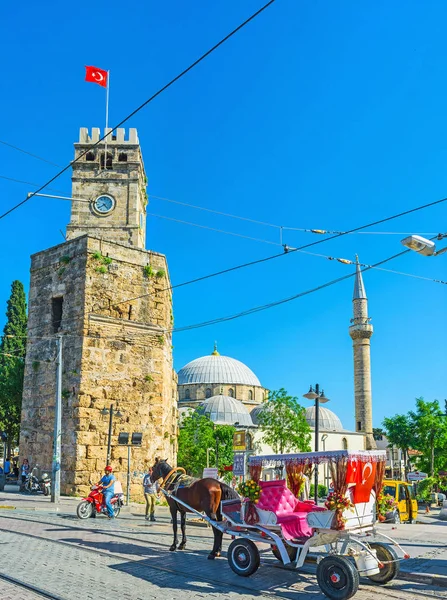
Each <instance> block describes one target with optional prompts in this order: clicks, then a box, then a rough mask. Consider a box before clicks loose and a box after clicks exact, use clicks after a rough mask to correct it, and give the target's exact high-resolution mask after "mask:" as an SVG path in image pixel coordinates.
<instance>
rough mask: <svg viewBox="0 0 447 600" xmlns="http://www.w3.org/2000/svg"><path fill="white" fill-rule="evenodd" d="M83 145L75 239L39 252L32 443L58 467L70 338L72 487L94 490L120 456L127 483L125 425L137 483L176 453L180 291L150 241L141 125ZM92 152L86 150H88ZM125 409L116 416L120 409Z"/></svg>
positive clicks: (64, 468)
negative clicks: (58, 422) (56, 444)
mask: <svg viewBox="0 0 447 600" xmlns="http://www.w3.org/2000/svg"><path fill="white" fill-rule="evenodd" d="M99 137H100V131H99V129H93V130H92V131H91V133H90V132H89V131H88V130H87V129H81V131H80V138H79V142H78V143H76V144H75V157H76V158H79V160H78V161H77V162H75V163H73V178H72V179H73V188H72V197H73V204H72V211H71V219H70V223H69V225H68V227H67V241H66V242H65V243H63V244H60V245H58V246H55V247H53V248H49V249H47V250H44V251H42V252H38V253H37V254H35V255H33V256H32V258H31V283H30V294H29V317H28V332H29V337H28V344H27V356H26V365H25V380H24V393H23V403H22V424H21V438H20V454H21V456H22V457H27V458H28V459H29V461H30V463H31V464H32V465H35V464H36V463H38V464H39V465H40V466H41V467H43V468H45V469H48V468H51V463H52V457H53V447H52V442H53V437H52V436H53V427H54V407H55V397H56V337H58V336H59V337H60V338H61V340H62V348H63V352H62V356H63V363H62V440H61V442H62V454H61V491H62V493H65V494H78V495H81V494H85V493H86V492H88V490H89V486H90V484H91V483H93V482H95V481H98V479H99V477H100V474H101V472H102V471H103V468H104V466H105V464H106V457H107V444H108V441H109V439H110V445H111V457H110V462H111V464H112V467H113V468H114V470H115V472H116V474H117V477H118V479H119V480H120V481H121V483H122V484H123V487H125V484H126V474H127V469H128V461H127V448H126V447H125V446H120V445H118V434H119V433H120V432H123V433H128V434H129V441H130V440H131V439H132V434H134V433H136V434H141V445H134V446H132V449H131V464H130V471H131V494H132V497H133V498H136V497H138V496H141V494H142V486H141V477H142V475H143V473H144V472H145V470H146V468H147V465H148V463H152V461H153V460H154V458H155V456H163V457H164V458H168V459H169V461H170V462H172V463H173V464H175V463H176V453H177V386H176V376H175V372H174V370H173V364H172V340H171V329H172V323H173V314H172V295H171V290H170V280H169V272H168V266H167V262H166V258H165V256H163V255H162V254H159V253H157V252H152V251H147V250H145V237H146V204H147V195H146V175H145V171H144V165H143V159H142V155H141V150H140V145H139V142H138V136H137V132H136V130H135V129H130V130H129V132H128V134H127V135H126V132H125V131H124V130H123V129H118V130H117V132H116V136H115V135H113V136H112V135H111V134H110V135H109V138H110V139H108V140H107V156H105V151H106V149H105V145H104V142H102V143H101V144H99V145H98V146H96V147H93V146H92V145H93V144H94V143H95V142H96V141H98V140H99ZM84 152H85V155H84V156H81V155H82V154H83V153H84ZM111 406H113V409H114V411H115V413H116V411H119V413H120V415H121V416H115V417H114V418H113V420H112V427H111V435H110V438H109V416H107V414H106V413H107V411H109V414H110V408H111Z"/></svg>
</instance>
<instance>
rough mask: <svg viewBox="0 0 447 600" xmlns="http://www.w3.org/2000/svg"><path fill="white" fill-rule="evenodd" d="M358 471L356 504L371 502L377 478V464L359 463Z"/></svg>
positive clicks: (355, 493)
mask: <svg viewBox="0 0 447 600" xmlns="http://www.w3.org/2000/svg"><path fill="white" fill-rule="evenodd" d="M358 467H359V468H358V471H357V481H356V484H355V488H354V503H355V504H358V503H359V502H369V497H370V495H371V490H372V487H373V485H374V479H375V477H376V467H377V465H376V463H375V462H359V463H358Z"/></svg>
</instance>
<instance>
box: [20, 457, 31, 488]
mask: <svg viewBox="0 0 447 600" xmlns="http://www.w3.org/2000/svg"><path fill="white" fill-rule="evenodd" d="M28 473H29V462H28V459H27V458H24V459H23V462H22V466H21V467H20V474H21V476H22V485H23V484H24V483H25V481H26V478H27V477H28Z"/></svg>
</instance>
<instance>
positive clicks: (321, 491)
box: [309, 483, 328, 498]
mask: <svg viewBox="0 0 447 600" xmlns="http://www.w3.org/2000/svg"><path fill="white" fill-rule="evenodd" d="M314 489H315V486H314V484H313V483H311V484H310V490H309V498H313V497H314ZM327 493H328V489H327V487H326V486H325V485H323V484H321V483H319V484H318V497H319V498H326V496H327Z"/></svg>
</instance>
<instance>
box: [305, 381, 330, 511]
mask: <svg viewBox="0 0 447 600" xmlns="http://www.w3.org/2000/svg"><path fill="white" fill-rule="evenodd" d="M303 397H304V398H307V399H308V400H315V434H314V435H315V452H318V446H319V437H320V402H321V403H322V404H326V402H329V398H326V396H325V395H324V391H323V390H321V393H320V386H319V384H318V383H317V384H316V385H315V390H314V389H313V387H312V386H310V388H309V391H308V392H307V394H303ZM314 474H315V483H314V499H315V504H318V463H315V466H314Z"/></svg>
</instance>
